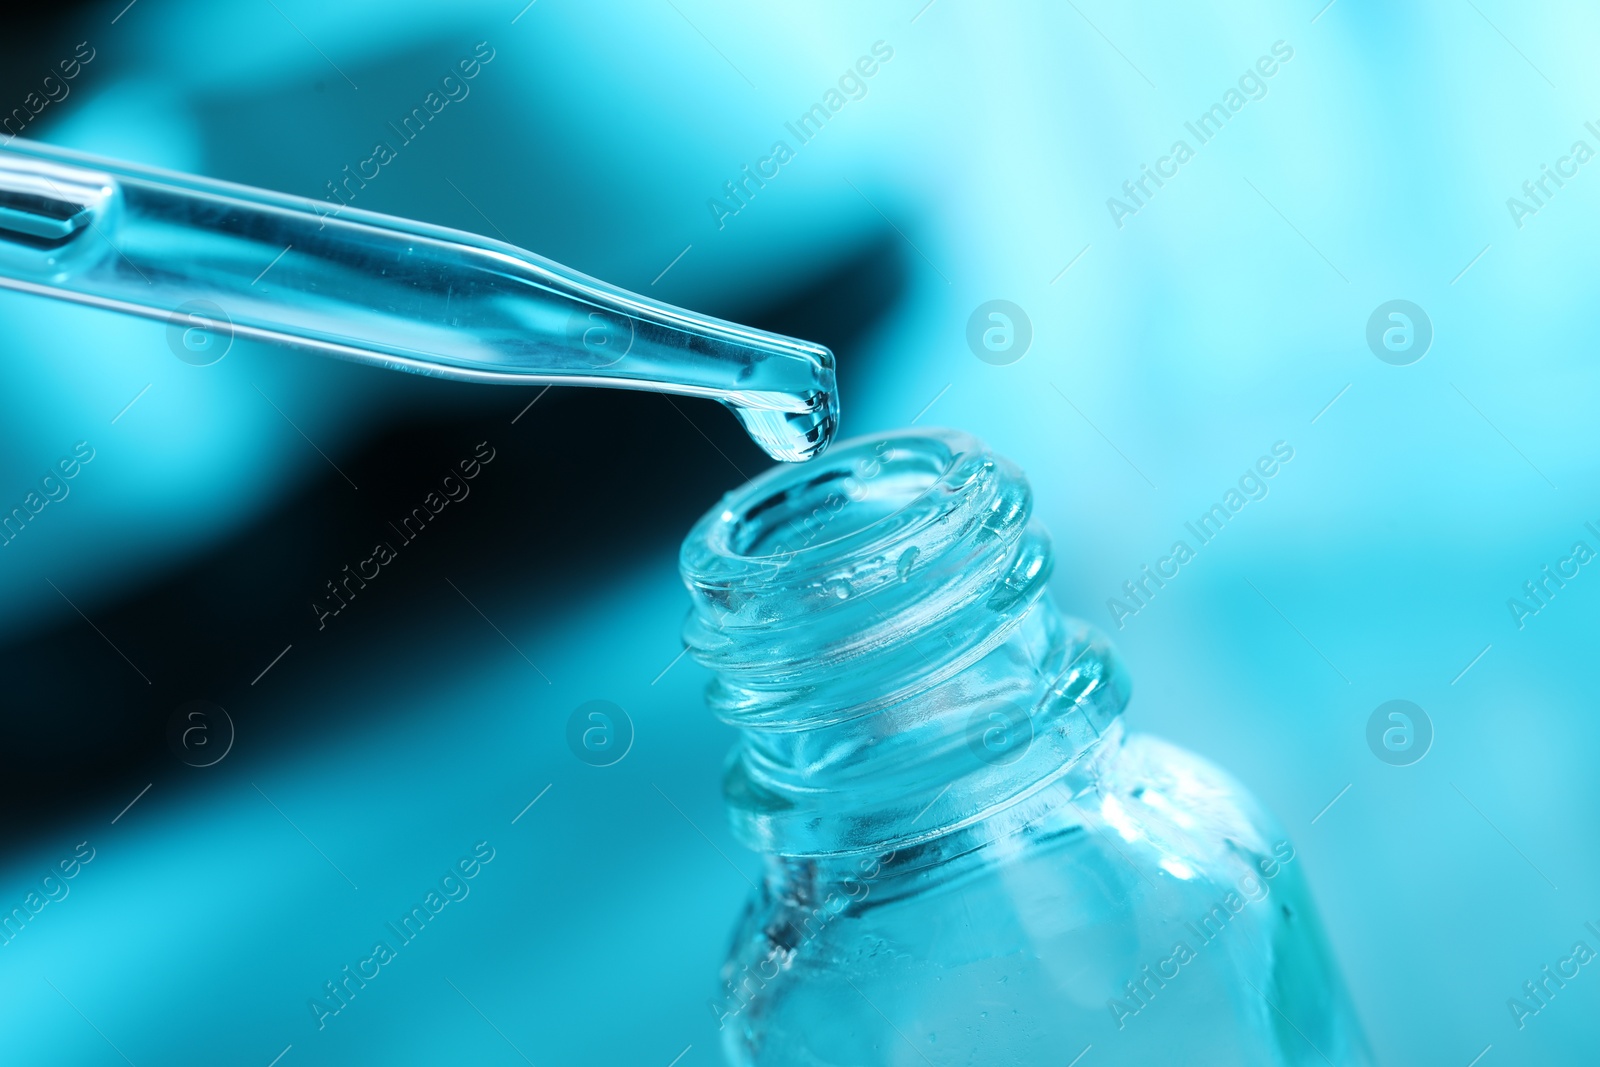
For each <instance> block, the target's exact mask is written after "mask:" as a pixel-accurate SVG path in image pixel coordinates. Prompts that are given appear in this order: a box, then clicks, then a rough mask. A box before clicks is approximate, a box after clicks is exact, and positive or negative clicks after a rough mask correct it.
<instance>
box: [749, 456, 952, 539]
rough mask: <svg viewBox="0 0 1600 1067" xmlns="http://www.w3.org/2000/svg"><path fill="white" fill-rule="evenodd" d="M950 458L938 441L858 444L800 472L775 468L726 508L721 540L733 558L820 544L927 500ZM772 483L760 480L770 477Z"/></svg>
mask: <svg viewBox="0 0 1600 1067" xmlns="http://www.w3.org/2000/svg"><path fill="white" fill-rule="evenodd" d="M953 458H954V456H953V454H952V452H951V450H950V448H949V447H948V446H947V445H946V444H945V442H943V441H940V440H938V439H936V438H923V439H916V440H902V441H898V442H893V441H889V440H882V441H856V442H852V443H850V444H849V445H846V446H844V447H842V448H839V449H837V450H836V451H835V452H834V454H832V455H830V456H828V457H827V458H826V459H824V460H821V461H819V462H816V463H812V464H811V465H809V466H808V467H805V468H801V469H798V470H794V469H784V468H779V469H778V470H776V471H774V472H772V474H771V475H769V476H767V477H764V478H758V479H756V480H755V481H754V482H751V483H750V485H749V486H748V487H747V489H748V490H749V491H750V492H749V494H748V497H747V499H746V500H745V501H742V502H741V503H742V505H743V506H742V507H741V508H740V510H739V511H729V510H725V511H724V513H723V515H722V516H721V518H722V520H723V522H725V523H727V526H726V528H725V535H724V536H725V544H726V547H727V550H728V552H729V553H730V554H731V555H734V556H744V557H751V558H757V559H764V558H768V557H771V556H783V555H790V554H793V553H796V552H800V551H809V550H818V549H826V548H829V547H832V546H835V545H837V544H838V543H839V542H841V541H845V540H848V539H849V538H851V537H852V536H854V535H856V534H859V533H861V532H862V531H864V530H868V529H871V528H873V527H877V526H880V524H881V525H883V526H885V527H886V529H885V530H884V531H883V532H885V533H887V532H889V531H890V530H892V529H893V528H895V527H896V526H898V525H902V524H897V523H893V522H891V521H890V520H893V519H896V518H910V517H911V516H910V515H908V514H907V513H908V512H916V511H917V510H918V505H919V504H922V503H925V502H926V498H927V497H928V495H929V494H930V493H931V492H932V491H933V490H934V487H935V486H936V485H937V484H938V483H939V481H940V479H941V478H943V477H944V476H945V474H947V473H948V472H949V468H950V465H951V461H952V460H953ZM769 481H770V483H771V484H763V483H766V482H769Z"/></svg>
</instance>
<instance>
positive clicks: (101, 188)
mask: <svg viewBox="0 0 1600 1067" xmlns="http://www.w3.org/2000/svg"><path fill="white" fill-rule="evenodd" d="M269 272H270V277H269ZM264 277H269V280H268V284H265V285H262V284H259V283H260V282H261V280H262V279H263V278H264ZM0 287H4V288H10V289H19V290H23V291H25V292H31V293H38V294H41V295H45V296H52V297H56V298H58V299H63V300H71V301H75V302H78V303H83V304H90V305H93V306H95V307H99V308H104V309H106V310H110V311H118V312H123V313H125V314H132V315H142V316H146V317H150V318H158V319H166V320H167V321H169V322H178V321H183V322H186V323H187V322H189V321H190V320H197V321H195V322H193V325H195V326H196V327H199V328H205V329H223V330H226V331H228V332H229V333H231V334H237V335H239V336H243V337H250V338H254V339H259V340H268V341H283V342H288V343H291V344H295V345H299V346H302V347H306V348H310V349H313V350H315V351H318V352H321V353H323V354H325V355H331V356H335V357H338V358H341V359H349V360H354V361H357V362H362V363H370V364H373V365H376V366H380V367H384V368H387V369H390V370H403V371H409V372H412V373H415V374H425V375H430V376H433V377H439V378H455V379H459V380H464V381H479V382H500V383H505V384H519V385H578V386H602V387H609V388H613V389H648V390H652V391H656V392H662V393H676V394H678V395H681V396H691V397H700V398H704V399H707V400H718V401H721V402H722V403H723V404H725V405H727V406H728V407H729V408H731V409H733V411H734V413H735V414H736V415H737V416H738V418H739V421H740V422H741V423H742V424H743V426H744V428H745V430H746V431H747V432H749V434H750V436H751V437H752V438H754V439H755V441H756V443H757V444H758V445H760V446H761V447H762V448H763V449H764V450H765V451H766V452H767V454H768V455H770V456H772V457H773V458H774V459H778V460H785V461H789V462H798V461H801V460H806V459H810V458H811V457H813V456H815V455H817V454H819V453H820V452H821V451H822V450H823V449H825V448H826V447H827V446H828V442H829V441H831V440H832V439H833V435H834V431H835V430H836V429H837V428H838V424H839V401H838V394H837V386H836V384H835V379H834V366H833V353H831V352H829V351H828V350H827V349H826V348H824V347H822V346H821V345H816V344H812V343H810V342H807V341H801V340H797V339H795V338H792V337H784V336H782V335H779V334H774V333H768V332H766V331H764V330H757V329H752V328H750V327H747V326H741V325H739V324H737V323H732V322H726V321H723V320H721V319H716V318H712V317H710V316H707V315H701V314H697V313H695V312H691V311H685V310H684V309H682V308H677V307H673V306H671V305H670V304H664V303H661V302H660V301H657V300H651V299H649V298H648V297H643V296H639V295H638V294H636V293H630V292H628V291H627V290H625V289H620V288H617V287H616V286H613V285H608V284H607V283H605V282H602V281H599V280H597V279H595V278H591V277H588V276H587V275H584V274H581V273H579V272H577V271H575V270H572V269H570V268H568V267H565V266H562V265H561V264H559V263H555V262H552V261H551V260H548V259H545V258H543V257H541V256H538V255H535V254H534V253H532V252H528V251H525V250H524V249H521V248H518V247H516V246H514V245H511V244H507V243H504V242H501V241H495V240H490V239H489V238H486V237H481V236H479V235H477V234H470V233H464V232H462V231H459V230H451V229H446V228H444V227H442V226H432V225H429V224H426V223H421V222H415V221H411V220H407V219H398V218H393V217H391V216H387V215H379V214H375V213H373V212H368V211H359V210H355V209H349V208H346V207H343V206H341V207H337V208H334V207H332V206H331V205H329V204H326V203H318V202H315V201H311V200H306V199H304V198H301V197H294V196H285V195H282V194H279V193H272V192H267V191H265V190H261V189H250V188H246V187H245V186H240V185H230V184H228V183H225V182H217V181H211V180H209V179H206V178H197V177H193V176H191V175H184V174H172V173H168V172H165V171H158V170H151V169H148V168H144V167H137V166H134V165H132V164H128V163H121V162H118V161H116V160H107V159H98V158H95V157H91V156H85V155H81V154H79V153H76V152H69V151H66V150H63V149H58V148H52V147H49V146H47V145H41V144H36V143H33V142H29V141H24V140H20V139H17V140H13V141H8V142H6V145H5V147H4V148H3V149H0ZM196 308H200V309H201V310H202V312H203V317H202V314H201V312H196V311H195V309H196Z"/></svg>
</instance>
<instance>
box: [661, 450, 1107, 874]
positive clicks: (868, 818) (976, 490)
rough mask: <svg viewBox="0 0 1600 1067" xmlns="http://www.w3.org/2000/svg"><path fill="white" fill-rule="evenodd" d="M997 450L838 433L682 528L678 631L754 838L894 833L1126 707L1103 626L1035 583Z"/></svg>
mask: <svg viewBox="0 0 1600 1067" xmlns="http://www.w3.org/2000/svg"><path fill="white" fill-rule="evenodd" d="M1031 512H1032V495H1031V492H1030V490H1029V487H1028V484H1027V481H1026V479H1025V478H1023V476H1022V474H1021V472H1019V471H1018V470H1017V469H1016V468H1015V467H1014V466H1012V465H1011V464H1010V463H1009V462H1007V461H1006V460H1004V459H1001V458H1000V457H997V456H995V455H994V454H993V453H990V452H989V451H988V450H987V449H985V448H984V447H983V445H982V444H981V443H979V442H978V441H977V440H975V439H973V438H972V437H969V436H967V435H965V434H961V433H956V432H952V431H924V432H917V433H902V434H895V435H890V436H886V437H882V438H876V439H862V440H857V441H853V442H848V443H845V444H842V445H839V446H836V447H835V448H834V449H833V450H832V451H831V452H829V453H828V454H827V455H826V456H824V457H823V458H822V459H820V460H816V461H813V462H811V463H808V464H806V465H805V466H802V467H792V466H787V467H779V468H776V469H774V470H772V471H769V472H768V473H767V474H765V475H763V476H761V477H759V478H757V479H755V480H754V481H752V482H750V483H748V484H747V485H745V486H743V487H741V488H740V489H737V490H735V491H734V492H732V493H730V494H729V495H728V496H726V497H724V498H723V500H722V501H721V502H720V503H719V504H718V505H717V506H716V507H715V508H713V509H712V510H711V511H710V512H708V513H707V514H706V515H705V517H704V518H702V519H701V520H700V522H699V523H697V524H696V526H695V528H694V529H693V530H692V531H691V532H690V534H689V537H688V539H687V540H686V541H685V542H684V546H683V552H682V556H681V567H682V572H683V577H684V581H685V583H686V584H687V585H688V587H689V590H690V593H691V595H692V597H693V600H694V611H693V613H692V614H691V616H690V619H689V622H688V624H687V626H686V628H685V637H686V639H687V641H688V643H689V645H690V647H691V648H692V649H693V650H694V652H695V655H696V657H697V658H698V659H699V660H700V661H701V662H702V663H704V664H706V665H707V666H708V667H710V668H711V669H712V670H713V671H714V672H715V675H716V677H715V679H714V681H713V682H712V684H711V687H710V690H709V692H708V702H709V703H710V705H711V708H712V711H713V712H714V713H715V714H716V715H718V717H720V718H721V719H722V720H723V721H725V722H728V723H730V724H731V725H733V726H735V727H737V728H739V730H740V738H739V742H738V744H737V746H736V747H735V749H734V752H733V753H732V755H731V758H730V761H729V766H728V771H727V776H726V779H725V782H724V787H725V792H726V795H727V800H728V805H729V811H730V815H731V817H732V819H733V825H734V829H735V832H736V833H737V834H738V836H739V837H740V838H741V839H742V840H743V841H744V842H745V843H746V844H748V845H750V846H751V847H753V848H756V849H758V850H761V851H766V852H773V853H778V854H781V855H790V856H821V855H832V854H842V853H853V852H858V851H872V850H881V849H884V848H897V847H904V846H907V845H912V844H915V843H918V842H922V841H928V840H931V839H933V838H935V837H938V836H940V835H942V834H947V833H949V832H950V831H951V830H953V829H956V828H959V827H963V826H968V825H971V824H973V823H975V822H977V821H979V820H982V819H985V818H986V817H987V816H989V815H991V814H993V813H994V812H995V811H997V810H999V809H1000V808H1003V807H1007V806H1010V805H1013V804H1015V803H1016V802H1017V801H1019V800H1021V799H1023V798H1025V797H1028V796H1031V795H1033V794H1035V793H1038V792H1039V791H1040V790H1042V789H1044V788H1046V787H1047V786H1049V785H1050V784H1051V783H1053V782H1055V781H1056V780H1057V779H1059V778H1060V777H1061V776H1062V775H1063V774H1065V773H1066V771H1067V769H1068V768H1069V766H1070V765H1071V764H1072V763H1073V762H1074V761H1075V760H1078V759H1079V757H1081V756H1082V755H1083V753H1084V752H1086V751H1087V750H1088V749H1089V748H1090V747H1091V746H1092V745H1093V744H1094V742H1095V741H1096V740H1097V739H1098V738H1099V737H1100V735H1101V734H1102V733H1103V732H1104V731H1105V729H1106V728H1107V727H1108V726H1109V725H1110V724H1111V722H1112V721H1113V720H1115V718H1116V717H1117V715H1118V714H1120V712H1121V710H1122V707H1123V705H1124V704H1125V703H1126V700H1127V682H1126V679H1125V677H1124V676H1123V674H1122V672H1121V670H1120V668H1119V667H1118V665H1117V663H1116V660H1115V658H1114V656H1113V654H1112V653H1111V650H1110V648H1109V646H1108V645H1107V644H1106V643H1105V642H1104V640H1103V639H1101V638H1099V637H1098V635H1096V634H1095V633H1093V631H1091V630H1090V629H1089V628H1088V627H1087V626H1084V625H1083V624H1077V623H1070V622H1068V621H1067V620H1064V619H1063V618H1062V617H1061V616H1060V614H1059V613H1058V612H1057V611H1056V610H1055V608H1054V606H1053V605H1052V604H1051V603H1050V601H1049V599H1048V597H1047V596H1046V595H1045V580H1046V578H1047V577H1048V575H1049V571H1050V563H1051V554H1050V542H1049V538H1048V536H1047V535H1046V534H1045V533H1044V531H1043V530H1042V529H1041V528H1040V527H1039V526H1038V525H1037V524H1034V523H1031V522H1030V517H1031Z"/></svg>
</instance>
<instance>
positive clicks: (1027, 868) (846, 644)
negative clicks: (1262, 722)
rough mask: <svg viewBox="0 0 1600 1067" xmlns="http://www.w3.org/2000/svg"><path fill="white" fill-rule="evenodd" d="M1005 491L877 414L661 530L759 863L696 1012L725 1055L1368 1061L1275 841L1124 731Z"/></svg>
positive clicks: (929, 1060) (961, 443)
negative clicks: (886, 431) (695, 517)
mask: <svg viewBox="0 0 1600 1067" xmlns="http://www.w3.org/2000/svg"><path fill="white" fill-rule="evenodd" d="M1031 511H1032V498H1031V492H1030V489H1029V487H1028V483H1027V481H1026V480H1025V478H1024V477H1023V476H1022V474H1021V472H1020V471H1018V470H1017V468H1016V467H1014V466H1013V465H1012V464H1010V463H1009V462H1007V461H1006V460H1004V459H1002V458H1000V457H998V456H996V455H994V454H993V453H991V452H989V451H988V450H987V449H986V448H985V447H984V446H983V445H982V444H981V443H980V442H979V441H977V440H975V439H973V438H972V437H970V436H967V435H965V434H962V433H957V432H951V431H918V432H915V433H912V432H905V433H900V434H894V435H890V436H886V437H882V438H877V439H860V440H856V441H853V442H848V443H845V444H842V445H839V446H836V447H835V448H834V449H833V450H832V451H831V452H830V453H829V454H827V455H826V456H824V457H823V458H821V459H819V460H815V461H813V462H811V463H809V464H806V465H804V466H800V467H793V466H790V467H779V468H776V469H774V470H771V471H769V472H767V473H766V474H764V475H762V476H761V477H759V478H756V479H755V480H753V481H751V482H750V483H748V484H746V485H744V486H743V487H741V488H739V489H737V490H735V491H733V492H732V493H730V494H729V495H728V496H726V497H724V498H723V499H722V501H721V502H719V503H718V504H717V506H716V507H714V508H713V509H711V511H710V512H708V513H707V514H706V515H705V516H704V517H703V518H702V519H701V520H700V521H699V523H698V524H697V525H696V526H695V528H694V529H693V530H692V531H691V533H690V534H689V537H688V539H687V540H686V541H685V543H684V546H683V551H682V557H681V566H682V572H683V577H684V581H685V583H686V584H687V585H688V587H689V590H690V593H691V596H692V598H693V601H694V610H693V611H692V613H691V615H690V618H689V621H688V623H687V625H686V629H685V633H686V638H687V640H688V642H689V644H690V646H691V647H692V648H693V650H694V652H695V654H696V656H697V658H698V659H699V660H700V661H701V662H702V663H704V664H706V665H707V666H708V667H709V668H710V669H711V670H712V671H713V672H714V674H715V677H714V680H713V682H712V683H711V686H710V688H709V691H708V697H707V699H708V702H709V704H710V706H711V708H712V710H713V712H714V713H715V714H716V715H718V716H719V717H720V718H722V719H723V720H724V721H726V722H728V723H730V724H731V725H733V726H735V727H736V728H737V729H738V730H739V739H738V743H737V745H736V747H735V748H734V750H733V752H732V753H731V754H730V757H729V761H728V765H727V771H726V775H725V779H724V791H725V794H726V799H727V804H728V810H729V815H730V818H731V819H732V823H733V827H734V831H735V835H736V836H737V837H738V838H739V839H740V840H741V841H742V842H744V843H745V844H746V845H748V846H749V847H751V848H754V849H756V850H758V851H760V852H762V853H764V854H765V856H766V870H765V876H764V879H763V884H762V885H761V887H760V889H759V890H758V891H757V892H756V893H755V894H754V897H753V899H752V900H751V901H750V902H749V904H748V906H747V908H746V910H745V912H744V915H743V918H742V919H741V920H740V922H739V924H738V926H737V929H736V932H735V935H734V939H733V945H732V949H731V952H730V955H729V958H728V961H727V963H726V964H725V966H724V969H723V973H722V976H721V982H720V984H719V995H718V996H717V997H716V998H715V999H713V1001H712V1003H711V1010H712V1012H713V1014H715V1015H716V1016H717V1019H718V1021H719V1024H720V1027H721V1031H722V1036H723V1043H724V1051H725V1053H726V1056H727V1058H728V1060H729V1062H731V1063H734V1064H741V1065H742V1064H759V1065H762V1067H774V1065H788V1064H793V1065H801V1064H804V1065H807V1067H821V1065H833V1064H838V1065H851V1067H856V1065H862V1064H897V1065H898V1064H915V1065H938V1067H943V1065H946V1064H951V1065H954V1064H961V1065H964V1067H973V1065H987V1064H1006V1065H1015V1064H1053V1065H1066V1064H1068V1063H1069V1062H1072V1063H1076V1062H1078V1061H1077V1060H1075V1059H1074V1058H1075V1057H1078V1056H1080V1055H1083V1054H1084V1053H1085V1050H1086V1049H1089V1048H1090V1046H1092V1052H1089V1053H1088V1055H1086V1056H1085V1057H1084V1060H1083V1067H1100V1065H1104V1064H1114V1063H1116V1064H1121V1063H1126V1064H1148V1063H1156V1062H1163V1061H1166V1060H1167V1059H1169V1058H1170V1057H1173V1056H1181V1057H1182V1058H1183V1059H1184V1060H1185V1062H1186V1063H1188V1064H1212V1063H1215V1064H1227V1065H1230V1067H1240V1065H1254V1064H1274V1065H1276V1064H1313V1063H1315V1064H1325V1063H1332V1064H1338V1065H1343V1064H1361V1063H1368V1062H1370V1054H1369V1053H1368V1051H1367V1048H1366V1045H1365V1043H1364V1040H1363V1038H1362V1036H1361V1032H1360V1029H1359V1025H1358V1023H1357V1021H1356V1019H1355V1015H1354V1012H1353V1010H1352V1008H1351V1006H1350V1003H1349V1000H1348V997H1347V995H1346V993H1345V991H1344V989H1343V986H1342V982H1341V980H1340V979H1339V977H1338V974H1337V971H1336V968H1335V966H1334V963H1333V960H1332V957H1331V955H1330V953H1329V950H1328V947H1327V944H1326V941H1325V940H1324V937H1323V934H1322V931H1321V928H1320V924H1319V922H1318V920H1317V917H1316V914H1315V911H1314V909H1313V907H1312V903H1311V898H1310V895H1309V893H1308V890H1307V886H1306V880H1305V876H1304V871H1303V865H1302V863H1301V862H1300V861H1299V859H1298V857H1297V854H1296V852H1295V850H1294V847H1293V846H1292V845H1291V844H1290V843H1289V842H1288V840H1287V838H1286V836H1285V834H1284V833H1283V831H1282V829H1281V828H1280V827H1279V826H1278V825H1277V824H1276V823H1275V822H1274V821H1273V820H1272V819H1271V818H1270V817H1269V816H1268V815H1267V814H1266V813H1265V812H1264V811H1263V810H1262V809H1261V807H1260V806H1259V805H1258V803H1257V802H1256V801H1255V800H1254V799H1253V798H1252V797H1251V796H1250V794H1249V793H1247V792H1246V791H1245V790H1244V789H1243V788H1242V787H1241V786H1240V785H1239V784H1238V783H1236V782H1234V781H1233V780H1232V779H1231V778H1229V777H1228V776H1227V775H1226V774H1225V773H1223V772H1222V771H1220V770H1218V769H1217V768H1215V767H1213V766H1211V765H1210V764H1208V763H1206V762H1205V761H1203V760H1201V759H1199V758H1198V757H1196V756H1193V755H1191V754H1189V753H1187V752H1185V751H1183V750H1181V749H1178V748H1176V747H1174V746H1172V745H1170V744H1167V743H1165V742H1162V741H1159V740H1156V739H1154V738H1150V737H1146V736H1141V735H1127V734H1125V733H1124V731H1123V726H1122V722H1121V719H1120V716H1121V713H1122V710H1123V707H1124V705H1125V704H1126V703H1127V699H1128V693H1129V686H1128V679H1127V676H1126V674H1125V673H1124V672H1123V669H1122V668H1121V666H1120V665H1119V663H1118V661H1117V659H1116V656H1115V654H1114V653H1113V651H1112V649H1111V648H1110V646H1109V645H1108V643H1107V642H1106V640H1105V639H1104V638H1103V637H1102V636H1101V635H1099V634H1098V633H1096V632H1095V631H1094V630H1092V629H1091V628H1090V627H1088V626H1087V625H1085V624H1083V623H1081V622H1077V621H1074V620H1071V619H1067V618H1065V617H1063V616H1062V615H1061V614H1060V613H1059V612H1058V611H1057V609H1056V608H1055V606H1054V605H1053V604H1052V602H1051V600H1050V597H1049V596H1048V594H1047V593H1046V589H1045V582H1046V579H1047V577H1048V576H1049V573H1050V567H1051V552H1050V542H1049V538H1048V535H1047V534H1046V533H1045V531H1044V530H1043V529H1042V528H1041V527H1040V526H1039V525H1038V524H1037V523H1033V522H1030V514H1031ZM1091 1057H1092V1059H1091Z"/></svg>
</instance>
